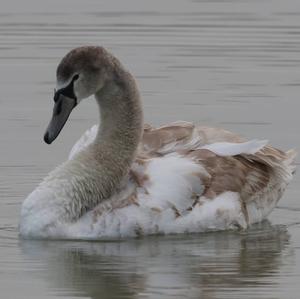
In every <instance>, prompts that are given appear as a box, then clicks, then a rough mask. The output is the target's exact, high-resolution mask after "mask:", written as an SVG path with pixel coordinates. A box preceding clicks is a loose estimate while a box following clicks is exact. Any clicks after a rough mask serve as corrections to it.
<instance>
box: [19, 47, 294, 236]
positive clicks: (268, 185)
mask: <svg viewBox="0 0 300 299" xmlns="http://www.w3.org/2000/svg"><path fill="white" fill-rule="evenodd" d="M57 81H58V82H57V86H58V90H57V92H56V95H55V98H54V100H55V106H54V111H53V117H52V120H51V122H50V124H49V127H48V129H47V132H46V134H45V141H46V142H47V143H51V142H52V141H53V140H54V139H55V138H56V136H57V135H58V133H59V132H60V130H61V129H62V127H63V125H64V123H65V122H66V120H67V118H68V116H69V114H70V112H71V110H72V109H73V108H74V107H75V106H76V105H77V104H78V103H79V102H80V101H81V100H82V99H84V98H86V97H88V96H90V95H91V94H95V98H96V101H97V102H98V104H99V106H100V116H101V125H100V126H97V125H95V126H94V127H92V128H91V129H89V130H88V131H87V132H86V133H85V134H84V135H83V136H82V137H81V138H80V139H79V140H78V142H77V143H76V144H75V145H74V146H73V148H72V150H71V152H70V155H69V159H68V160H67V161H66V162H64V163H63V164H62V165H60V166H58V167H57V168H56V169H54V170H53V171H52V172H50V174H49V175H48V176H47V177H46V178H45V179H44V180H43V181H42V182H41V184H40V185H39V186H38V187H37V188H36V189H35V190H34V191H33V192H32V193H31V194H30V195H29V196H28V197H27V198H26V200H25V201H24V203H23V205H22V210H21V221H20V234H21V236H22V237H24V238H63V239H103V238H123V237H136V236H141V235H150V234H169V233H193V232H205V231H211V230H225V229H233V228H247V227H248V226H249V225H251V224H253V223H256V222H260V221H262V220H263V219H265V218H266V217H267V216H268V215H269V213H270V212H271V211H272V210H273V209H274V207H275V206H276V204H277V202H278V200H279V199H280V197H281V196H282V194H283V192H284V190H285V188H286V186H287V185H288V183H289V182H290V181H291V179H292V176H293V172H294V171H295V166H294V164H293V162H294V158H295V155H296V153H295V152H294V151H293V150H290V151H287V152H283V151H280V150H278V149H275V148H273V147H271V146H270V145H268V142H267V141H264V140H263V141H259V140H250V141H247V140H245V139H243V138H241V137H240V136H238V135H236V134H234V133H231V132H228V131H225V130H222V129H215V128H208V127H201V126H196V125H194V124H192V123H189V122H183V121H181V122H176V123H171V124H168V125H165V126H162V127H159V128H154V127H152V126H150V125H144V124H143V117H142V107H141V103H140V99H139V93H138V90H137V87H136V84H135V81H134V79H133V77H132V76H131V75H130V74H129V73H128V72H127V71H126V70H125V69H124V68H123V66H122V65H121V64H120V62H119V61H118V60H117V59H116V58H115V57H113V56H112V55H111V54H110V53H108V52H107V51H106V50H105V49H103V48H101V47H81V48H77V49H74V50H72V51H71V52H70V53H69V54H67V55H66V56H65V57H64V58H63V60H62V61H61V63H60V65H59V66H58V69H57Z"/></svg>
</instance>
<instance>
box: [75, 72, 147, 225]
mask: <svg viewBox="0 0 300 299" xmlns="http://www.w3.org/2000/svg"><path fill="white" fill-rule="evenodd" d="M95 97H96V101H97V103H98V105H99V108H100V117H101V125H100V126H99V130H98V134H97V136H96V139H95V141H94V142H93V143H92V144H90V146H89V147H88V148H87V149H86V150H85V151H83V152H82V153H81V154H79V155H78V156H77V159H75V161H74V162H71V163H75V165H77V166H76V167H75V170H76V172H78V168H80V169H81V170H82V171H80V172H81V173H82V175H81V176H80V177H77V178H78V181H77V183H76V185H78V186H79V187H77V186H75V184H74V185H73V188H74V189H76V191H75V190H74V189H73V190H74V191H75V192H73V193H74V194H76V196H75V198H73V200H72V209H73V212H72V213H71V214H72V215H71V217H72V218H73V219H74V218H75V219H76V218H78V217H80V216H81V215H82V214H83V213H84V212H85V211H87V210H91V209H93V208H94V207H95V206H96V205H98V204H99V203H101V202H102V201H103V200H106V199H108V198H110V196H112V195H113V194H114V193H115V192H116V191H117V190H118V188H119V187H120V185H121V183H122V180H123V179H124V177H125V176H126V175H127V174H128V172H129V169H130V167H131V164H132V162H133V160H134V158H135V154H136V151H137V148H138V144H139V142H140V139H141V135H142V128H143V113H142V105H141V102H140V96H139V92H138V89H137V87H136V83H135V80H134V79H133V77H132V76H131V75H130V74H129V73H127V72H125V71H123V70H122V72H121V73H120V74H118V76H117V77H116V78H115V80H112V81H111V83H109V84H107V86H105V87H104V88H103V89H101V91H100V92H98V93H97V94H96V95H95ZM73 165H74V164H73ZM70 204H71V203H70Z"/></svg>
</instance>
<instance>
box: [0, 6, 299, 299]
mask: <svg viewBox="0 0 300 299" xmlns="http://www.w3.org/2000/svg"><path fill="white" fill-rule="evenodd" d="M299 17H300V3H299V1H298V0H286V1H280V0H262V1H251V0H239V1H238V0H228V1H227V0H223V1H221V0H214V1H208V0H207V1H205V0H202V1H200V0H182V1H179V0H164V1H158V0H155V1H138V0H129V1H116V0H107V1H106V0H105V1H96V0H87V1H79V0H74V1H66V0H65V1H61V0H60V1H58V0H53V1H51V2H50V1H47V2H46V1H43V2H42V1H37V0H27V1H26V2H20V1H16V0H10V1H8V0H4V1H2V2H1V12H0V88H1V96H0V107H1V109H0V141H1V153H2V154H1V155H0V290H1V298H2V297H3V298H14V299H18V298H205V299H209V298H272V299H273V298H298V296H299V291H300V286H299V280H300V237H299V229H300V201H299V195H300V189H299V183H300V181H299V175H296V177H295V180H294V181H293V183H292V184H291V185H290V186H289V189H288V190H287V192H286V193H285V195H284V197H283V198H282V200H281V201H280V202H279V206H278V207H277V208H276V209H275V210H274V212H273V213H272V215H271V216H270V219H269V220H270V221H269V222H265V223H263V224H261V225H257V226H255V227H253V228H252V229H251V230H249V231H246V232H235V233H233V232H226V233H224V232H222V233H213V234H200V235H190V236H172V237H155V238H154V237H152V238H146V239H141V240H127V241H122V242H53V241H52V242H50V241H47V242H46V241H42V242H36V241H35V242H34V241H21V240H19V238H18V218H19V211H20V206H21V203H22V201H23V199H24V198H25V197H26V195H27V194H28V193H29V192H30V191H31V190H32V189H33V188H34V187H35V186H36V184H37V183H38V182H39V181H40V180H41V178H42V177H44V176H45V175H46V173H48V172H49V171H50V170H51V169H52V168H53V167H55V166H56V165H58V164H59V163H61V162H62V161H63V160H65V159H66V157H67V154H68V151H69V150H70V148H71V146H72V145H73V143H74V142H75V141H76V140H77V139H78V138H79V136H80V135H81V134H82V133H83V132H84V131H85V130H86V129H87V128H89V127H90V126H91V125H93V124H94V123H97V122H98V115H97V109H95V103H94V101H93V100H92V99H91V100H89V101H85V102H84V103H83V104H82V105H81V107H80V109H76V110H75V111H74V112H73V113H72V116H71V118H70V120H69V122H68V124H67V125H66V127H65V128H64V130H63V132H62V133H61V135H60V136H59V138H58V139H57V140H56V142H55V143H54V144H53V145H51V146H48V145H46V144H44V143H43V141H42V136H43V133H44V130H45V128H46V125H47V123H48V121H49V119H50V115H51V112H52V96H53V88H54V87H55V69H56V66H57V64H58V62H59V60H60V58H61V57H62V56H63V55H65V53H66V52H67V51H69V50H70V49H71V48H73V47H76V46H79V45H86V44H89V45H91V44H92V45H95V44H96V45H103V46H105V47H107V48H108V49H109V50H111V51H112V52H113V53H114V54H115V55H116V56H118V57H119V58H120V60H121V61H122V62H123V63H124V64H125V65H126V66H127V68H128V69H129V70H130V71H132V73H133V74H134V75H135V76H136V78H137V81H138V84H139V87H140V90H141V93H142V97H143V100H144V107H145V117H146V121H147V122H150V123H152V124H155V125H158V124H163V123H166V122H170V121H175V120H179V119H180V120H188V121H194V122H196V123H199V124H206V125H213V126H222V127H225V128H227V129H229V130H233V131H236V132H238V133H240V134H242V135H244V136H247V137H250V138H254V137H256V138H268V139H269V140H270V141H271V142H272V144H274V145H275V146H278V147H280V148H282V149H289V148H291V147H293V148H296V149H298V150H299V149H300V139H299V127H300V121H299V108H300V104H299V94H300V39H299V37H300V18H299Z"/></svg>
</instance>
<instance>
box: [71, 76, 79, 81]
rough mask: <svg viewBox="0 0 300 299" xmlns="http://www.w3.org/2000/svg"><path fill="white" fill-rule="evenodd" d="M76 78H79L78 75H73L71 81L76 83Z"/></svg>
mask: <svg viewBox="0 0 300 299" xmlns="http://www.w3.org/2000/svg"><path fill="white" fill-rule="evenodd" d="M78 78H79V75H78V74H76V75H74V77H73V79H72V81H73V82H74V81H76V80H77V79H78Z"/></svg>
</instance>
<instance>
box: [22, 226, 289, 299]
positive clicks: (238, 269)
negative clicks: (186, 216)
mask: <svg viewBox="0 0 300 299" xmlns="http://www.w3.org/2000/svg"><path fill="white" fill-rule="evenodd" d="M288 243H289V235H288V233H287V230H286V228H285V227H282V226H271V225H270V224H269V223H268V222H264V223H262V224H260V225H256V226H254V227H253V229H250V230H247V231H240V232H221V233H209V234H195V235H189V236H187V235H185V236H183V235H181V236H168V237H158V236H156V237H149V238H144V239H132V240H127V241H107V242H105V241H101V242H78V241H76V242H72V241H29V240H27V241H26V240H22V241H20V246H21V250H22V252H23V254H24V256H25V258H26V259H27V260H29V261H30V263H36V265H37V267H35V268H36V275H39V276H42V277H44V278H45V279H46V280H47V281H48V284H49V285H50V291H51V292H55V293H56V294H63V295H67V294H68V295H72V296H76V297H77V296H87V297H89V298H137V297H140V296H141V297H143V295H144V296H145V297H146V298H160V296H163V298H173V297H177V298H183V297H184V298H206V299H209V298H232V292H233V290H234V292H235V294H236V295H238V294H239V293H236V292H246V291H252V292H254V291H259V290H260V291H262V290H261V288H264V287H268V288H270V286H271V287H274V288H276V280H274V279H272V284H274V285H273V286H272V285H270V284H271V282H270V279H269V278H270V277H273V276H276V275H279V265H280V264H281V263H282V251H283V250H284V249H285V248H286V247H287V246H288ZM252 295H253V293H252Z"/></svg>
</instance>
